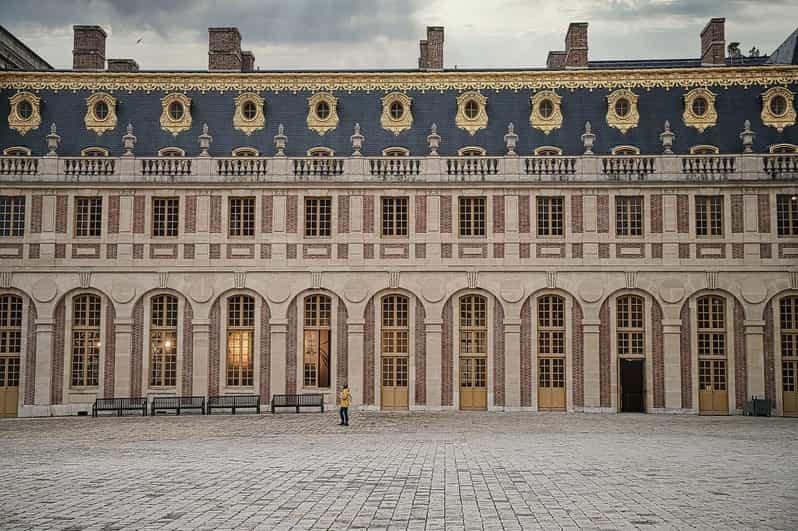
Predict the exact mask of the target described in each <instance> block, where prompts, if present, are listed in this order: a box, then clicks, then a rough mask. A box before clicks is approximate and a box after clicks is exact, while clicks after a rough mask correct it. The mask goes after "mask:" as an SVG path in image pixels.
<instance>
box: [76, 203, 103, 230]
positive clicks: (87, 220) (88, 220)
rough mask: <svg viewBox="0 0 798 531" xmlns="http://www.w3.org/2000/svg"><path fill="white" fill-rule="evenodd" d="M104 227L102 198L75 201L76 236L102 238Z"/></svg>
mask: <svg viewBox="0 0 798 531" xmlns="http://www.w3.org/2000/svg"><path fill="white" fill-rule="evenodd" d="M102 226H103V200H102V198H101V197H78V198H77V199H75V236H79V237H80V236H100V235H101V234H102Z"/></svg>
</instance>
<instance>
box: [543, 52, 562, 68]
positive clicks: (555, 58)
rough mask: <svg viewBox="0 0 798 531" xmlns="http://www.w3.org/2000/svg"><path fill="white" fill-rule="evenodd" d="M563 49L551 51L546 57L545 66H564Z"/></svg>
mask: <svg viewBox="0 0 798 531" xmlns="http://www.w3.org/2000/svg"><path fill="white" fill-rule="evenodd" d="M564 67H565V50H560V51H551V52H549V55H548V57H546V68H564Z"/></svg>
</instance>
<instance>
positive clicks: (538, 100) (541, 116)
mask: <svg viewBox="0 0 798 531" xmlns="http://www.w3.org/2000/svg"><path fill="white" fill-rule="evenodd" d="M529 100H530V101H531V102H532V113H531V114H530V115H529V125H531V126H532V127H534V128H535V129H540V130H541V131H543V132H544V133H545V134H547V135H548V134H549V133H551V132H552V131H554V130H555V129H558V128H560V127H562V110H561V109H560V104H561V102H562V98H561V97H560V96H558V95H557V93H556V92H554V91H553V90H543V91H541V92H538V93H536V94H535V95H534V96H532V97H531V98H529Z"/></svg>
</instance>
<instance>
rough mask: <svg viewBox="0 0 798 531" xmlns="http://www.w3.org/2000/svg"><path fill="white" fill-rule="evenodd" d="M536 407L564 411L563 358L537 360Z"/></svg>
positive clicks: (543, 409) (541, 409) (544, 409)
mask: <svg viewBox="0 0 798 531" xmlns="http://www.w3.org/2000/svg"><path fill="white" fill-rule="evenodd" d="M538 409H539V410H540V411H565V359H564V358H540V359H539V360H538Z"/></svg>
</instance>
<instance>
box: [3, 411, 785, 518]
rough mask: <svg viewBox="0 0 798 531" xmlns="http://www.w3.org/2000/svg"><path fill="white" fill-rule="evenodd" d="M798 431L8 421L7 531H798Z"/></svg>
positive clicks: (564, 418) (456, 422)
mask: <svg viewBox="0 0 798 531" xmlns="http://www.w3.org/2000/svg"><path fill="white" fill-rule="evenodd" d="M797 438H798V421H796V420H794V419H793V420H790V419H778V418H769V419H764V418H742V417H733V418H720V417H717V418H699V417H692V416H691V417H679V416H655V415H648V416H645V415H639V416H638V415H626V416H621V415H617V416H612V415H608V416H605V415H580V414H576V415H560V414H539V415H533V414H464V413H455V414H428V413H427V414H422V413H417V414H412V415H411V414H357V415H356V416H355V418H354V422H353V426H352V427H350V428H349V429H346V428H342V427H339V426H338V425H337V419H336V417H335V416H334V414H333V413H327V414H324V415H321V414H312V413H307V414H301V415H296V414H282V415H277V416H272V415H269V414H266V415H260V416H256V415H237V416H235V417H233V416H224V415H219V416H212V417H203V416H182V417H168V418H166V417H147V418H122V419H119V418H102V419H91V418H61V419H38V420H36V419H34V420H25V419H20V420H5V421H1V422H0V444H2V448H3V452H2V453H1V454H0V527H2V528H4V529H5V528H35V529H50V528H57V529H87V528H92V529H123V528H124V529H145V528H147V529H220V528H242V529H247V528H250V529H251V528H259V529H275V528H298V529H311V528H312V529H327V528H347V527H352V528H370V529H377V528H383V529H386V528H389V529H406V528H410V529H423V528H446V529H462V528H465V529H483V528H484V529H501V528H504V529H521V528H525V529H526V528H529V529H534V528H540V527H542V528H560V527H571V528H573V527H592V528H631V527H650V526H655V527H688V526H695V527H700V528H726V529H728V528H750V527H756V528H769V527H772V528H793V529H794V528H795V527H796V526H797V525H798V444H797V443H796V439H797Z"/></svg>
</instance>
